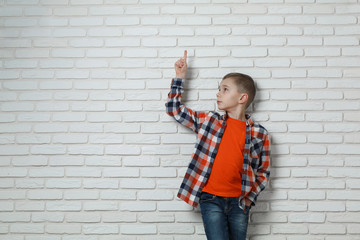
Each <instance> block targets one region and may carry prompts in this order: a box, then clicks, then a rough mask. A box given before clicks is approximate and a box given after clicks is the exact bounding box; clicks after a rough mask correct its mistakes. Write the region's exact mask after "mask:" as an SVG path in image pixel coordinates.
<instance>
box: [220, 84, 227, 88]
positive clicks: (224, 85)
mask: <svg viewBox="0 0 360 240" xmlns="http://www.w3.org/2000/svg"><path fill="white" fill-rule="evenodd" d="M220 87H229V86H228V85H226V84H223V85H219V87H218V88H220Z"/></svg>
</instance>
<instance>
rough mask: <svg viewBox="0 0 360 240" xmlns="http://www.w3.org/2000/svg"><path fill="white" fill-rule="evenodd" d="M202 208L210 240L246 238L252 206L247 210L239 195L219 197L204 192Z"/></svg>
mask: <svg viewBox="0 0 360 240" xmlns="http://www.w3.org/2000/svg"><path fill="white" fill-rule="evenodd" d="M200 209H201V215H202V218H203V222H204V227H205V233H206V237H207V239H208V240H229V239H231V240H245V239H246V232H247V227H248V221H249V210H250V207H248V206H247V207H246V209H245V212H244V210H242V209H241V208H240V207H239V198H237V197H219V196H215V195H212V194H210V193H206V192H203V193H202V194H201V197H200Z"/></svg>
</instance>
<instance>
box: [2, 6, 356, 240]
mask: <svg viewBox="0 0 360 240" xmlns="http://www.w3.org/2000/svg"><path fill="white" fill-rule="evenodd" d="M359 16H360V1H359V0H286V1H283V0H271V1H264V0H0V17H1V18H0V56H1V57H0V68H1V69H0V109H1V112H0V133H1V134H0V239H6V240H35V239H36V240H39V239H40V240H75V239H76V240H85V239H86V240H115V239H123V240H135V239H136V240H150V239H156V240H165V239H166V240H170V239H171V240H185V239H186V240H188V239H205V235H204V229H203V227H202V221H201V216H200V214H199V210H198V209H192V208H191V207H190V206H188V205H186V204H185V203H184V202H182V201H179V200H178V199H176V193H177V189H178V187H179V185H180V182H181V180H182V177H183V175H184V173H185V170H186V167H187V164H188V162H189V159H190V155H191V153H192V150H193V144H194V141H195V135H194V134H193V133H192V132H191V131H190V130H188V129H186V128H184V127H182V126H179V125H178V124H176V123H175V122H174V120H172V119H171V118H170V117H168V116H167V115H166V114H165V108H164V104H165V101H166V98H167V93H168V91H169V89H168V88H169V84H170V80H171V78H172V77H174V70H173V64H174V62H175V60H176V59H177V58H179V57H181V56H182V54H183V50H184V49H187V50H188V53H189V72H188V78H189V79H188V80H187V82H186V88H187V89H186V94H185V96H184V100H185V101H186V103H187V104H188V105H189V106H191V107H193V108H195V109H198V110H214V109H215V107H216V106H215V101H214V100H215V93H216V91H217V84H218V82H219V80H220V79H221V77H222V76H223V75H224V74H226V73H228V72H231V71H239V72H243V73H247V74H250V75H251V76H253V77H254V79H255V80H256V83H257V87H258V95H257V98H256V100H255V103H254V104H253V116H254V118H255V120H257V121H259V122H261V123H262V124H263V125H264V126H265V127H266V128H267V129H268V130H269V131H270V134H271V139H272V153H273V155H272V173H271V181H270V184H269V185H268V187H267V188H266V190H265V191H264V192H263V193H262V194H261V196H260V197H259V201H258V204H257V206H256V207H255V208H253V210H252V213H251V218H250V225H249V239H251V240H265V239H266V240H304V239H305V240H310V239H311V240H335V239H336V240H358V239H360V238H359V234H360V231H359V229H360V187H359V185H360V173H359V172H360V150H359V149H360V148H359V144H360V127H359V126H360V114H359V111H360V80H359V78H360V70H359V69H360V68H359V67H360V50H359V49H360V48H359V41H360V27H359V26H360V25H359V24H360V22H359V21H360V17H359Z"/></svg>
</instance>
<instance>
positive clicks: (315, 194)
mask: <svg viewBox="0 0 360 240" xmlns="http://www.w3.org/2000/svg"><path fill="white" fill-rule="evenodd" d="M288 195H289V199H293V200H324V199H325V191H320V190H315V191H311V190H310V191H309V190H292V191H289V192H288Z"/></svg>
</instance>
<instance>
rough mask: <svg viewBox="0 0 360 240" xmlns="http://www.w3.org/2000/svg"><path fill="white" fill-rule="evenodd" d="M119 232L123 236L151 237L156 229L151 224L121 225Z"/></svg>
mask: <svg viewBox="0 0 360 240" xmlns="http://www.w3.org/2000/svg"><path fill="white" fill-rule="evenodd" d="M120 232H121V233H122V234H125V235H128V234H129V235H152V234H156V233H157V227H156V225H152V224H136V225H133V224H123V225H121V227H120Z"/></svg>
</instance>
